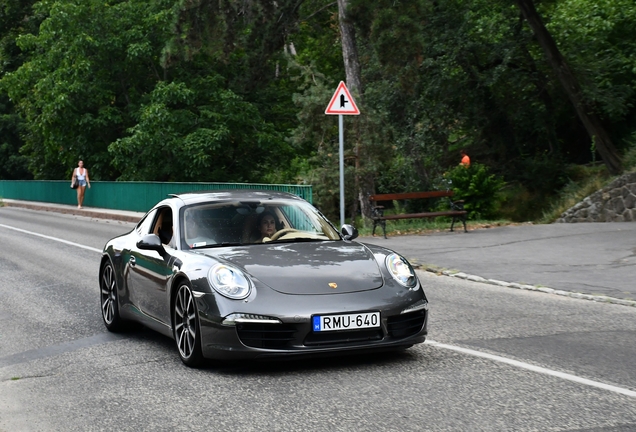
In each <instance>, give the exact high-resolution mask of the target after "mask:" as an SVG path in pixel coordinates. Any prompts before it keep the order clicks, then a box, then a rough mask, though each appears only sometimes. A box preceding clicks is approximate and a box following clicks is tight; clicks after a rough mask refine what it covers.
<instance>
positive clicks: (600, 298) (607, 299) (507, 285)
mask: <svg viewBox="0 0 636 432" xmlns="http://www.w3.org/2000/svg"><path fill="white" fill-rule="evenodd" d="M419 270H425V271H427V272H429V273H435V274H437V275H443V276H448V277H455V278H459V279H465V280H469V281H473V282H480V283H485V284H489V285H497V286H501V287H505V288H514V289H520V290H527V291H538V292H542V293H546V294H554V295H560V296H564V297H571V298H576V299H581V300H591V301H595V302H600V303H611V304H618V305H622V306H631V307H636V301H633V300H624V299H619V298H615V297H608V296H603V295H592V294H583V293H577V292H571V291H564V290H558V289H554V288H548V287H543V286H542V287H537V286H534V285H526V284H519V283H515V282H504V281H500V280H496V279H485V278H483V277H481V276H475V275H471V274H466V273H463V272H458V271H450V270H440V269H436V268H433V267H419Z"/></svg>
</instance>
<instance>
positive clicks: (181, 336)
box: [172, 283, 204, 367]
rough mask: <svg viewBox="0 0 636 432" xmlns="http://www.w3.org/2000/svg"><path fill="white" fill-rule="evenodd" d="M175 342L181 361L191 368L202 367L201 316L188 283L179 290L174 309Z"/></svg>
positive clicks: (180, 286) (183, 284)
mask: <svg viewBox="0 0 636 432" xmlns="http://www.w3.org/2000/svg"><path fill="white" fill-rule="evenodd" d="M172 322H173V323H174V340H175V342H176V344H177V351H178V352H179V357H180V358H181V361H182V362H183V363H184V364H185V365H186V366H189V367H198V366H200V365H201V364H202V363H203V361H204V359H203V354H202V352H201V330H200V326H199V314H198V311H197V305H196V302H195V300H194V295H193V294H192V290H191V289H190V286H189V285H188V284H187V283H182V284H181V285H179V288H178V289H177V295H176V297H175V299H174V306H173V307H172Z"/></svg>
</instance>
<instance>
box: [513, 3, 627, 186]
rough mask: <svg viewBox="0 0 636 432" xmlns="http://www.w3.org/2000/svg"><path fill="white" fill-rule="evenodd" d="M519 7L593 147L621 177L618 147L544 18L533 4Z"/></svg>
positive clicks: (520, 4)
mask: <svg viewBox="0 0 636 432" xmlns="http://www.w3.org/2000/svg"><path fill="white" fill-rule="evenodd" d="M515 3H516V4H517V6H518V7H519V9H520V10H521V13H522V14H523V17H524V18H525V20H526V21H527V22H528V25H529V26H530V28H531V29H532V32H533V33H534V35H535V37H536V38H537V41H538V42H539V45H540V46H541V48H543V51H544V52H545V54H546V56H547V58H548V63H550V66H552V68H553V69H554V71H555V72H556V74H557V76H558V77H559V81H561V85H562V86H563V88H564V90H565V92H566V93H567V95H568V97H569V98H570V101H571V102H572V104H573V105H574V109H575V110H576V113H577V114H578V116H579V118H580V119H581V122H583V125H584V126H585V129H586V130H587V133H588V134H589V135H590V139H591V140H592V143H593V144H592V145H593V146H595V147H596V150H598V153H599V154H600V155H601V158H602V159H603V162H604V163H605V166H606V167H607V170H608V171H609V172H610V174H613V175H616V174H620V173H621V171H622V166H621V159H620V156H619V155H618V152H617V151H616V147H614V144H612V140H611V139H610V137H609V134H608V133H607V131H606V130H605V128H604V127H603V125H602V124H601V120H600V119H599V117H598V115H597V114H596V112H595V110H594V109H593V107H592V106H591V105H590V104H588V103H586V101H585V98H584V96H583V92H582V90H581V86H580V85H579V83H578V81H577V79H576V77H575V76H574V74H573V73H572V71H571V70H570V68H569V66H568V65H567V63H566V62H565V59H564V58H563V56H562V55H561V52H560V51H559V48H558V47H557V45H556V43H555V42H554V39H553V38H552V35H551V34H550V32H549V31H548V29H546V28H545V26H544V25H543V22H542V21H541V17H540V16H539V13H538V12H537V10H536V9H535V7H534V3H533V0H515Z"/></svg>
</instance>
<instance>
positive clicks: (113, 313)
mask: <svg viewBox="0 0 636 432" xmlns="http://www.w3.org/2000/svg"><path fill="white" fill-rule="evenodd" d="M99 291H100V295H99V297H100V304H101V309H102V319H103V320H104V325H105V326H106V328H107V329H108V331H111V332H120V331H122V330H124V328H125V322H124V320H123V319H122V318H121V316H120V315H119V299H118V297H117V277H116V276H115V269H114V268H113V265H112V264H111V262H110V261H107V262H106V263H105V264H104V265H103V266H102V269H101V271H100V272H99Z"/></svg>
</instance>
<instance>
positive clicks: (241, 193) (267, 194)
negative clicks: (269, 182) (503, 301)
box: [170, 189, 304, 205]
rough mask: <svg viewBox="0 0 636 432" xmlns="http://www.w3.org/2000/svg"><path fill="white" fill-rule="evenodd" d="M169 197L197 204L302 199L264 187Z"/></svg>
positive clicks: (189, 193) (194, 192)
mask: <svg viewBox="0 0 636 432" xmlns="http://www.w3.org/2000/svg"><path fill="white" fill-rule="evenodd" d="M170 196H171V197H174V198H177V199H180V200H181V201H183V203H184V204H186V205H190V204H198V203H203V202H209V201H236V200H265V199H295V200H303V199H302V198H300V197H298V196H297V195H294V194H291V193H288V192H279V191H272V190H265V189H219V190H207V191H193V192H185V193H179V194H170ZM303 201H304V200H303Z"/></svg>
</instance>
